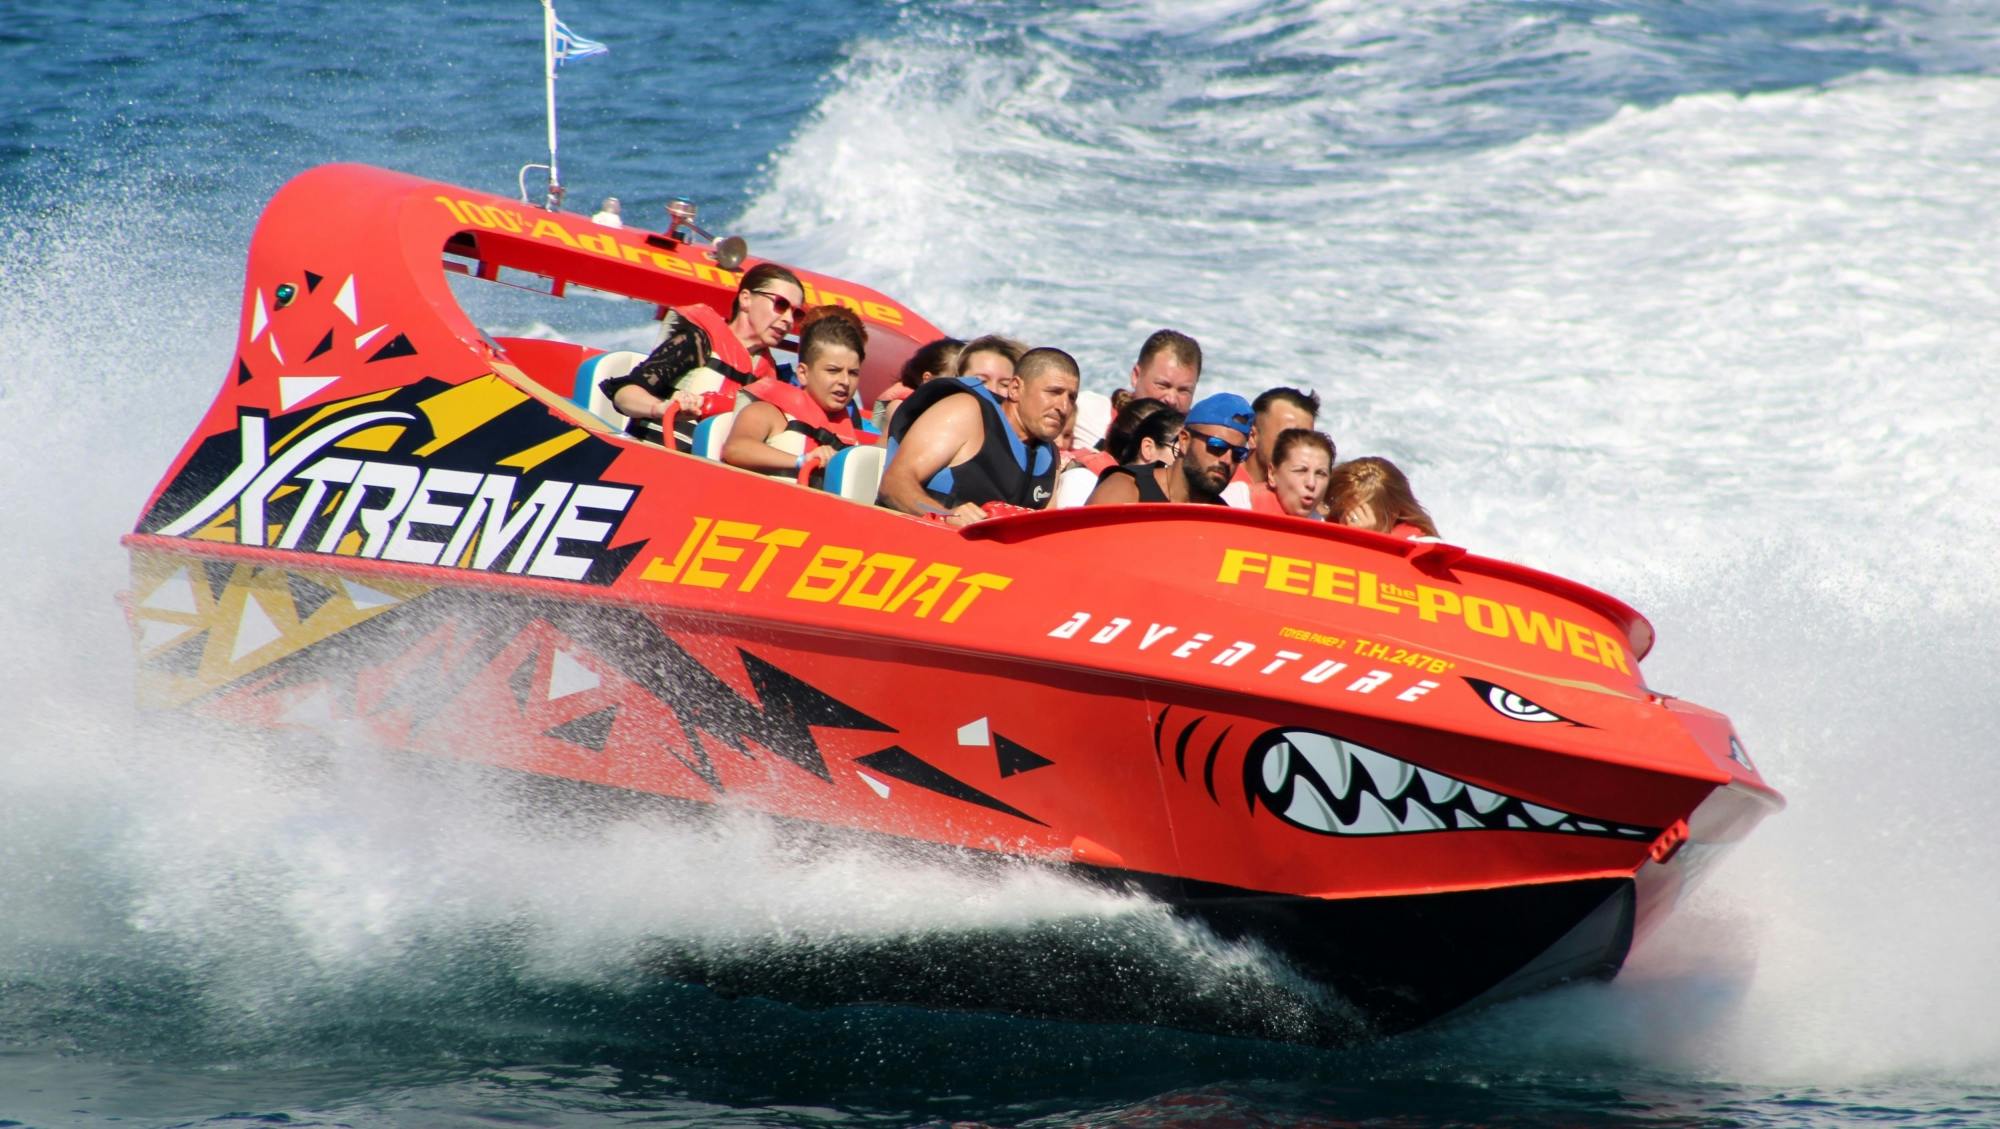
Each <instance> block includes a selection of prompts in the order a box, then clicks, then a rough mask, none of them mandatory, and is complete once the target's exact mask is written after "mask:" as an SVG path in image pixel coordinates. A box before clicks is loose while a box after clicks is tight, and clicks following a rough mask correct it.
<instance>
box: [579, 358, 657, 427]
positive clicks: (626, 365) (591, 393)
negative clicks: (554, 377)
mask: <svg viewBox="0 0 2000 1129" xmlns="http://www.w3.org/2000/svg"><path fill="white" fill-rule="evenodd" d="M645 359H646V354H644V353H633V352H629V351H625V352H616V353H599V354H598V355H596V356H594V357H592V358H590V359H589V360H587V361H585V362H583V363H582V364H580V365H578V366H577V367H576V386H575V388H574V389H573V391H572V392H571V394H570V400H571V401H572V402H574V403H575V404H576V406H577V407H579V408H582V409H583V410H584V411H587V412H589V413H590V414H591V415H594V416H596V417H597V418H598V419H601V420H603V421H604V422H606V423H608V424H610V425H611V426H613V427H617V428H623V427H624V426H625V416H624V413H622V412H620V411H619V410H618V409H617V408H615V407H612V405H611V397H609V396H606V395H605V394H604V392H603V390H602V389H600V388H599V387H598V385H599V384H600V383H602V382H604V381H606V380H610V379H611V378H612V377H614V376H624V375H625V374H626V373H628V372H631V371H632V370H633V369H635V368H638V367H639V365H640V363H641V362H643V361H644V360H645Z"/></svg>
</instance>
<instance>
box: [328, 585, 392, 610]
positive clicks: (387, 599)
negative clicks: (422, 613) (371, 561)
mask: <svg viewBox="0 0 2000 1129" xmlns="http://www.w3.org/2000/svg"><path fill="white" fill-rule="evenodd" d="M340 583H341V586H342V587H344V588H346V589H347V598H348V599H349V600H351V601H353V603H354V606H355V607H356V608H359V609H362V610H366V609H368V608H386V607H388V606H389V605H391V604H400V603H402V602H403V601H402V599H401V598H399V597H396V596H391V595H389V594H388V593H387V592H377V591H376V590H375V589H373V588H370V587H368V586H367V585H366V584H356V583H355V582H354V581H352V580H345V579H343V580H342V581H341V582H340Z"/></svg>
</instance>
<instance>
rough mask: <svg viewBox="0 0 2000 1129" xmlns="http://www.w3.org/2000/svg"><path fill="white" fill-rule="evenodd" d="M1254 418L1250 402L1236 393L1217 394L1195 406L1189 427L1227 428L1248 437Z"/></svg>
mask: <svg viewBox="0 0 2000 1129" xmlns="http://www.w3.org/2000/svg"><path fill="white" fill-rule="evenodd" d="M1252 418H1253V417H1252V414H1251V411H1250V401H1248V400H1245V399H1244V398H1243V397H1241V396H1238V395H1237V394H1236V393H1234V392H1217V393H1216V394H1215V395H1213V396H1205V397H1203V398H1202V400H1201V402H1200V403H1198V404H1196V405H1195V406H1194V410H1193V411H1190V412H1189V413H1188V417H1187V426H1190V427H1227V428H1229V429H1231V430H1233V431H1240V432H1242V433H1243V434H1244V435H1245V436H1246V437H1247V436H1248V435H1249V434H1250V421H1251V419H1252Z"/></svg>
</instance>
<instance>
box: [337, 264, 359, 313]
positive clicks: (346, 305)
mask: <svg viewBox="0 0 2000 1129" xmlns="http://www.w3.org/2000/svg"><path fill="white" fill-rule="evenodd" d="M333 308H334V309H336V310H339V311H340V312H341V313H343V314H346V315H347V320H348V321H351V322H353V323H354V324H356V325H360V324H361V319H360V318H358V317H356V316H354V276H353V275H351V274H350V275H348V276H347V281H346V282H343V283H341V284H340V293H338V294H335V295H334V296H333Z"/></svg>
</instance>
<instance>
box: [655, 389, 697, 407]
mask: <svg viewBox="0 0 2000 1129" xmlns="http://www.w3.org/2000/svg"><path fill="white" fill-rule="evenodd" d="M670 398H671V399H672V400H673V402H674V403H676V404H679V405H680V409H681V410H682V411H684V412H699V411H700V410H701V393H699V392H692V391H689V390H688V389H686V388H676V389H674V394H673V396H672V397H670ZM661 406H662V407H663V408H664V407H665V403H664V402H662V404H661Z"/></svg>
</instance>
